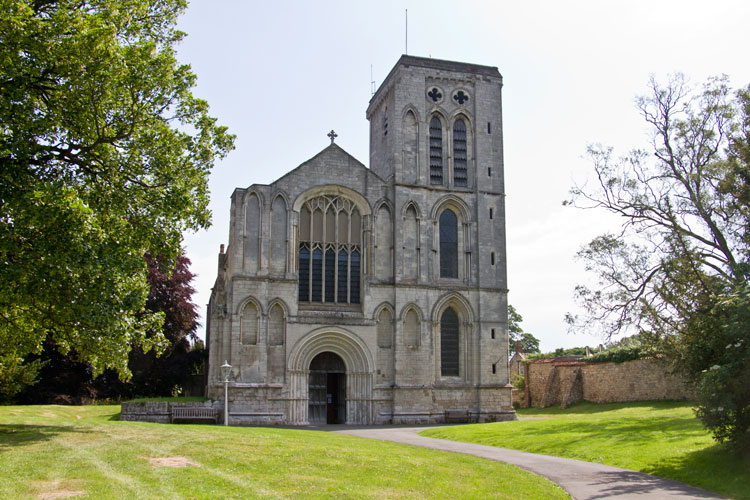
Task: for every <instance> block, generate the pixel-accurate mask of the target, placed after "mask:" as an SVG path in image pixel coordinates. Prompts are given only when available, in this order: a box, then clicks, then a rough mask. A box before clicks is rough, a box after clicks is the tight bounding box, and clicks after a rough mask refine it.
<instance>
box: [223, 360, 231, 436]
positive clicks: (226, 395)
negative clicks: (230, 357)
mask: <svg viewBox="0 0 750 500" xmlns="http://www.w3.org/2000/svg"><path fill="white" fill-rule="evenodd" d="M231 369H232V365H230V364H229V363H227V360H224V364H223V365H221V374H222V375H223V376H224V425H229V371H230V370H231Z"/></svg>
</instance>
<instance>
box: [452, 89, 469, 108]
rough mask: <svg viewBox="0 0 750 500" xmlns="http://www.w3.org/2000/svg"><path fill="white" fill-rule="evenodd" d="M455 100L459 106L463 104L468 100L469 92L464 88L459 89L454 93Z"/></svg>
mask: <svg viewBox="0 0 750 500" xmlns="http://www.w3.org/2000/svg"><path fill="white" fill-rule="evenodd" d="M453 100H454V101H456V102H457V103H458V104H459V106H463V105H464V103H465V102H468V100H469V94H467V93H466V92H464V91H463V90H459V91H457V92H456V93H455V94H453Z"/></svg>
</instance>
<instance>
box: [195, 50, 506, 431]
mask: <svg viewBox="0 0 750 500" xmlns="http://www.w3.org/2000/svg"><path fill="white" fill-rule="evenodd" d="M501 88H502V77H501V75H500V73H499V72H498V70H497V68H494V67H488V66H479V65H473V64H465V63H457V62H449V61H441V60H436V59H427V58H419V57H413V56H406V55H405V56H402V57H401V58H400V59H399V61H398V63H397V64H396V66H395V67H394V68H393V69H392V71H391V72H390V73H389V75H388V77H387V78H386V79H385V81H384V82H383V84H382V85H381V86H380V88H379V89H378V90H377V92H376V93H375V94H374V95H373V97H372V99H371V101H370V105H369V107H368V109H367V119H368V120H369V122H370V167H369V168H367V167H366V166H365V165H363V164H362V163H360V162H359V161H358V160H357V159H355V158H353V157H352V156H351V155H349V154H348V153H347V152H346V151H344V150H343V149H341V148H340V147H339V146H338V145H337V144H335V142H334V139H335V134H334V133H333V132H332V133H331V134H329V136H330V137H331V144H330V146H328V147H327V148H326V149H324V150H323V151H321V152H320V153H318V154H317V155H316V156H314V157H313V158H311V159H310V160H308V161H306V162H304V163H303V164H301V165H300V166H299V167H297V168H296V169H294V170H292V171H291V172H289V173H287V174H286V175H284V176H283V177H281V178H280V179H278V180H276V181H275V182H273V183H272V184H270V185H260V184H253V185H252V186H250V187H249V188H246V189H242V188H238V189H236V190H235V191H234V193H233V194H232V198H231V222H230V232H229V242H228V245H227V247H226V251H224V247H223V245H222V249H221V252H220V254H219V263H218V277H217V280H216V284H215V286H214V288H213V290H212V295H211V299H210V302H209V306H208V316H207V318H208V319H207V334H206V337H207V339H206V340H207V344H208V346H209V371H208V395H209V396H210V397H213V398H215V399H219V400H223V391H224V383H223V380H224V379H223V378H222V375H221V371H220V366H221V365H222V364H223V362H224V361H225V360H227V361H228V362H229V363H230V364H231V365H232V369H231V373H230V377H229V380H230V381H229V389H228V390H229V412H230V421H231V423H232V424H247V425H252V424H291V425H305V424H322V423H347V424H386V423H393V424H411V423H432V422H445V421H452V420H465V421H477V422H487V421H496V420H507V419H514V418H515V413H514V411H513V409H512V407H511V386H510V385H509V383H508V382H509V372H508V321H507V279H506V252H505V207H504V192H505V190H504V175H503V141H502V130H503V129H502V105H501Z"/></svg>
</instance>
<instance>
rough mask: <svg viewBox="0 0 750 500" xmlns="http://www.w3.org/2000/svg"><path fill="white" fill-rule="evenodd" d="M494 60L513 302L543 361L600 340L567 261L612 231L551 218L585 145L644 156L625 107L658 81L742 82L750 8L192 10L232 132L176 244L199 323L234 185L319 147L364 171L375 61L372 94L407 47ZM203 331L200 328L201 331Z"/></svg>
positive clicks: (237, 6) (201, 56) (197, 60)
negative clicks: (205, 223) (227, 150)
mask: <svg viewBox="0 0 750 500" xmlns="http://www.w3.org/2000/svg"><path fill="white" fill-rule="evenodd" d="M405 9H408V16H409V37H408V52H409V54H411V55H416V56H423V57H435V58H439V59H448V60H455V61H463V62H471V63H477V64H484V65H489V66H497V67H498V69H499V70H500V73H501V74H502V75H503V79H504V88H503V106H504V114H503V123H504V143H505V175H506V194H507V198H506V210H507V233H508V275H509V288H510V293H509V300H510V302H511V303H512V304H514V305H515V306H516V308H517V309H518V311H519V312H520V313H521V314H522V315H523V317H524V323H523V326H524V328H525V329H526V330H527V331H529V332H531V333H533V334H534V335H536V336H537V337H538V338H540V339H541V343H542V349H543V350H552V349H555V348H557V347H570V346H575V345H586V344H588V345H596V344H598V343H600V342H602V339H600V338H599V337H594V336H590V335H587V334H586V333H585V332H577V333H575V334H569V333H568V332H567V329H566V325H565V324H564V322H563V317H564V315H565V313H566V312H569V311H570V312H576V308H575V305H574V303H573V301H572V294H573V287H574V286H575V284H576V283H578V282H581V281H582V280H584V279H585V276H584V273H583V269H582V265H581V264H580V263H577V262H575V261H574V259H573V256H574V254H575V252H576V251H577V249H578V248H579V247H580V246H581V245H582V244H584V243H585V242H586V241H588V240H590V239H591V238H592V237H593V236H594V235H596V234H598V233H600V232H603V231H604V230H606V228H607V226H608V225H611V224H613V223H617V221H612V220H608V219H607V218H605V217H600V216H597V214H594V213H591V212H583V211H580V210H576V209H573V208H564V207H562V206H561V202H562V200H564V199H565V198H566V197H567V192H568V190H569V189H570V186H571V185H572V183H573V181H574V180H578V181H583V180H585V178H586V176H587V175H588V174H589V172H590V170H591V165H590V163H589V162H588V161H587V160H586V159H585V158H584V157H583V155H584V153H585V150H586V146H587V145H588V144H590V143H594V142H601V143H605V144H610V145H613V146H615V147H616V149H617V151H619V152H621V153H624V152H625V151H626V149H629V148H632V147H642V148H646V147H647V146H648V131H647V129H646V127H645V126H644V123H643V121H642V119H641V117H640V116H639V115H638V112H637V110H636V109H635V106H634V104H633V103H634V98H635V96H636V95H638V94H643V93H645V92H646V84H647V82H648V79H649V76H650V75H651V74H654V75H656V76H657V77H661V78H662V79H664V77H665V76H666V75H667V74H669V73H673V72H676V71H680V72H683V73H685V74H686V75H687V76H688V77H689V78H690V80H691V81H692V82H693V83H695V84H696V85H699V84H701V83H702V82H703V81H704V80H705V79H706V77H708V76H710V75H718V74H722V73H725V74H727V75H729V76H730V78H731V81H732V83H733V84H734V85H735V86H746V85H748V84H750V65H749V64H748V62H747V51H748V48H750V30H748V28H747V22H748V20H750V2H745V1H741V0H737V1H728V0H725V1H723V0H715V1H713V2H711V3H710V4H709V3H708V2H705V1H701V2H698V1H654V0H651V1H642V0H630V1H602V0H599V1H571V2H558V1H549V2H541V1H538V2H518V1H504V0H503V1H495V2H489V1H486V2H481V1H463V2H460V3H459V2H448V1H441V0H430V1H424V2H417V1H407V2H398V1H390V2H388V1H379V2H373V1H370V2H360V1H354V0H349V1H325V2H315V1H276V2H260V1H239V0H234V1H230V0H212V1H205V0H203V1H198V0H194V1H193V2H192V3H191V5H190V7H189V8H188V11H187V13H186V14H185V15H184V16H183V17H182V19H181V21H180V28H181V29H182V30H183V31H185V32H187V34H188V36H187V38H186V39H185V40H184V41H183V42H182V44H181V45H180V47H179V57H180V59H181V60H182V61H184V62H187V63H190V64H191V65H192V67H193V71H194V72H195V73H196V74H197V75H198V86H197V88H196V89H195V91H194V93H195V94H196V95H198V96H199V97H202V98H205V99H206V100H208V102H209V103H210V105H211V113H212V114H213V116H216V117H218V119H219V122H220V123H221V124H223V125H227V126H228V127H229V129H230V131H231V132H232V133H235V134H237V143H236V145H237V148H236V150H235V151H233V152H232V153H231V154H230V155H229V156H228V158H227V159H225V160H224V161H222V162H221V163H219V164H217V165H216V167H215V169H214V171H213V174H212V176H211V181H210V185H211V209H212V211H213V223H214V224H213V226H212V227H211V228H210V229H209V230H208V231H202V232H200V233H197V234H190V235H186V238H185V245H186V248H187V255H188V257H189V258H190V259H191V260H192V262H193V265H192V270H193V272H195V273H197V274H198V277H197V279H196V281H195V286H196V288H197V290H198V293H197V294H196V297H195V300H196V303H198V304H199V306H200V310H201V313H202V314H205V304H206V303H207V302H208V298H209V295H210V289H211V287H212V286H213V282H214V280H215V278H216V261H217V254H218V251H219V244H221V243H226V242H227V239H228V235H229V197H230V196H231V194H232V191H233V190H234V188H236V187H247V186H249V185H251V184H254V183H262V184H267V183H270V182H273V181H274V180H275V179H277V178H278V177H280V176H282V175H283V174H284V173H286V172H288V171H289V170H291V169H293V168H295V167H297V166H298V165H299V164H300V163H302V162H304V161H305V160H307V159H309V158H310V157H312V156H314V155H315V154H317V153H318V152H319V151H320V150H321V149H323V148H325V147H326V145H327V144H329V140H328V138H327V137H326V134H327V133H328V131H330V130H331V129H335V130H336V132H337V133H338V135H339V137H338V139H337V141H336V142H337V143H338V144H339V145H340V146H341V147H343V148H344V149H345V150H347V151H348V152H349V153H350V154H352V155H353V156H355V157H356V158H358V159H359V160H360V161H362V162H363V163H364V164H365V165H368V163H369V147H368V135H369V128H368V123H367V120H366V118H365V109H366V108H367V104H368V101H369V99H370V96H371V85H370V81H371V78H370V67H371V66H372V75H373V79H374V80H375V82H376V85H379V84H380V83H381V82H382V80H383V78H385V76H386V75H387V74H388V72H389V71H390V69H391V68H392V67H393V65H394V64H395V63H396V61H397V60H398V58H399V56H400V55H401V54H403V53H404V50H405V47H404V42H405V40H404V38H405V37H404V25H405V23H404V10H405ZM202 332H203V330H202V329H201V335H202Z"/></svg>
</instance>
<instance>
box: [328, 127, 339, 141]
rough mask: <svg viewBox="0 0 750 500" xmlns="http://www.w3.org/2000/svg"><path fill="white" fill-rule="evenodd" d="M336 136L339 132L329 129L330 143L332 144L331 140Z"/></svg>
mask: <svg viewBox="0 0 750 500" xmlns="http://www.w3.org/2000/svg"><path fill="white" fill-rule="evenodd" d="M338 136H339V134H337V133H336V132H334V131H333V130H331V131H330V132H328V137H330V138H331V144H333V141H335V140H336V137H338Z"/></svg>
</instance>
